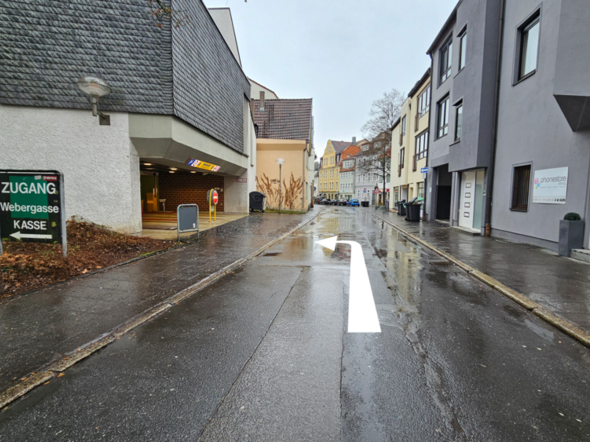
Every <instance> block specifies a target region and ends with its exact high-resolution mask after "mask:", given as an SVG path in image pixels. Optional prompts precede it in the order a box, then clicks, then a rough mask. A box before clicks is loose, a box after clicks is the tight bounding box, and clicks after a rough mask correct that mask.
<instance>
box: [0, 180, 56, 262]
mask: <svg viewBox="0 0 590 442" xmlns="http://www.w3.org/2000/svg"><path fill="white" fill-rule="evenodd" d="M0 237H1V238H2V240H3V241H23V242H41V243H60V242H61V243H62V244H63V251H64V255H65V253H66V243H65V240H66V236H65V218H64V204H63V176H62V175H61V174H60V173H59V172H55V171H21V170H0Z"/></svg>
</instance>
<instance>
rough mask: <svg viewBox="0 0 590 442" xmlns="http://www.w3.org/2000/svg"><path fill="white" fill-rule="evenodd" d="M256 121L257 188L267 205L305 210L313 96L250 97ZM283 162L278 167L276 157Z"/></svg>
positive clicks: (310, 189) (308, 199)
mask: <svg viewBox="0 0 590 442" xmlns="http://www.w3.org/2000/svg"><path fill="white" fill-rule="evenodd" d="M252 107H253V114H254V121H255V123H256V189H257V190H258V191H259V192H262V193H264V194H265V195H266V206H267V208H269V209H278V208H279V199H280V202H281V208H282V209H283V210H292V211H298V212H299V211H307V210H308V209H309V208H310V206H311V204H312V198H313V187H314V181H313V180H314V167H315V163H314V159H315V152H314V148H313V117H312V100H311V99H295V100H285V99H283V100H266V99H261V100H252ZM279 158H282V159H283V160H284V163H283V164H282V166H281V167H280V168H279V165H278V164H277V160H278V159H279Z"/></svg>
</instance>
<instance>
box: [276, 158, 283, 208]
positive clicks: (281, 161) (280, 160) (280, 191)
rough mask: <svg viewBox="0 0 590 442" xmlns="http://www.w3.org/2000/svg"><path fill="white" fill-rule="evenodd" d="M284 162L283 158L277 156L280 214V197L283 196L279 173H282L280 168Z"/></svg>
mask: <svg viewBox="0 0 590 442" xmlns="http://www.w3.org/2000/svg"><path fill="white" fill-rule="evenodd" d="M284 162H285V160H283V159H282V158H279V159H278V160H277V161H276V163H277V164H278V165H279V215H280V214H281V199H282V197H283V184H282V182H281V179H282V177H281V174H282V169H283V163H284Z"/></svg>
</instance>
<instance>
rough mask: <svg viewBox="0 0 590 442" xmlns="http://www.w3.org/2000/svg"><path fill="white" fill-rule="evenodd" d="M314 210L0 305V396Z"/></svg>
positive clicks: (232, 229) (216, 234) (237, 226)
mask: <svg viewBox="0 0 590 442" xmlns="http://www.w3.org/2000/svg"><path fill="white" fill-rule="evenodd" d="M320 211H321V209H320V208H316V209H312V210H311V211H310V212H308V213H307V214H302V215H278V214H274V213H265V214H255V215H250V216H248V217H246V218H242V219H239V220H237V221H234V222H231V223H228V224H225V225H223V226H220V227H217V228H214V229H211V230H208V231H206V232H203V233H202V234H201V237H200V240H199V241H198V242H196V243H194V244H190V245H188V246H186V247H182V248H178V249H175V250H172V251H169V252H165V253H162V254H159V255H156V256H153V257H149V258H146V259H143V260H140V261H136V262H133V263H130V264H127V265H122V266H119V267H115V268H113V269H110V270H107V271H104V272H102V273H97V274H93V275H90V276H88V277H85V278H78V279H75V280H72V281H69V282H66V283H62V284H56V285H53V286H50V287H48V288H46V289H42V290H39V291H35V292H31V293H29V294H25V295H22V296H18V297H16V298H14V299H11V300H8V301H5V302H3V303H0V355H1V357H0V393H1V392H2V391H3V390H5V389H6V388H7V387H9V386H10V385H12V384H14V383H16V382H18V380H19V379H21V378H22V377H24V376H26V375H28V374H29V373H31V372H34V371H36V370H39V368H40V367H42V366H46V365H48V364H50V363H52V362H56V361H60V360H63V358H64V356H65V355H67V354H68V353H71V352H75V351H76V349H78V348H79V347H82V346H84V345H86V344H88V343H90V342H93V341H96V340H97V339H100V338H102V337H105V336H107V335H109V334H111V332H112V331H113V330H114V329H116V328H117V327H119V326H121V325H122V324H124V323H126V322H127V321H130V320H131V319H132V318H134V317H137V316H138V315H141V314H142V313H144V312H146V311H149V310H150V309H153V308H154V307H156V306H158V304H160V303H163V302H165V301H167V300H168V299H169V298H170V297H172V296H173V295H175V294H177V293H179V292H182V291H183V290H187V289H188V288H190V287H192V286H194V285H195V284H197V283H199V281H202V280H203V279H205V278H207V277H209V276H210V275H212V274H214V273H215V272H219V271H220V270H222V269H224V268H226V267H227V266H229V265H232V264H233V263H236V262H237V261H240V260H243V259H244V258H247V257H249V256H251V255H252V254H253V253H256V252H258V251H260V250H261V249H262V248H264V247H266V246H267V245H269V244H270V243H272V242H274V241H276V240H277V239H278V238H281V237H282V236H283V235H286V234H288V233H289V232H291V231H292V230H293V229H295V228H296V227H297V226H299V225H301V224H302V223H306V222H309V221H311V220H312V219H313V218H314V217H316V216H317V215H318V213H319V212H320ZM0 399H1V398H0ZM0 402H1V401H0Z"/></svg>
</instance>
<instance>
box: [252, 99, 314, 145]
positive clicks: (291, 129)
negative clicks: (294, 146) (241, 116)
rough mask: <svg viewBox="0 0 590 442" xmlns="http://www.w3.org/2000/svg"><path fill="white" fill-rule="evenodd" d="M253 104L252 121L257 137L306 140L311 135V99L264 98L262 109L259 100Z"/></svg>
mask: <svg viewBox="0 0 590 442" xmlns="http://www.w3.org/2000/svg"><path fill="white" fill-rule="evenodd" d="M252 102H253V104H254V123H256V125H257V126H258V131H257V134H256V136H257V138H273V139H278V140H308V139H309V137H310V135H311V116H312V99H311V98H302V99H294V100H287V99H281V100H265V105H264V111H261V110H260V100H252Z"/></svg>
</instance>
